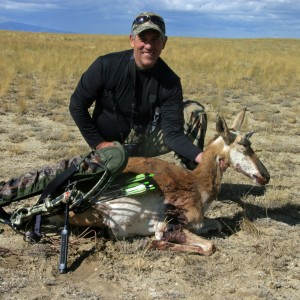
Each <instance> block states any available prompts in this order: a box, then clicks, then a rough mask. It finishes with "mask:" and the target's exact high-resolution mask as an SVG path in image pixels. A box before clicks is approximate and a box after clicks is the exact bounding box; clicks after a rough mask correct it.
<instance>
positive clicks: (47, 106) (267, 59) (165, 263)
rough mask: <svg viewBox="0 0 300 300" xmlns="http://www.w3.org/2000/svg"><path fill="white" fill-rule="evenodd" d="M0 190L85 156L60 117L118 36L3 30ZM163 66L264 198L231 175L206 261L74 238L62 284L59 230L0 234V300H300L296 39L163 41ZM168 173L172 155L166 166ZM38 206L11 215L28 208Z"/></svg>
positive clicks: (215, 213)
mask: <svg viewBox="0 0 300 300" xmlns="http://www.w3.org/2000/svg"><path fill="white" fill-rule="evenodd" d="M0 44H1V47H0V122H1V123H0V153H1V154H0V158H1V164H0V180H3V181H6V180H8V179H10V178H12V177H16V176H18V175H20V174H23V173H24V172H27V171H32V170H34V169H37V168H39V167H42V166H47V165H51V164H55V163H57V162H58V161H59V160H61V159H63V158H66V157H72V156H74V155H78V154H84V153H85V152H86V151H88V150H89V148H88V146H87V145H86V143H85V142H84V140H83V138H82V137H81V135H80V133H79V131H78V129H77V127H76V126H75V124H74V122H73V120H72V119H71V117H70V114H69V111H68V105H69V99H70V96H71V94H72V92H73V90H74V89H75V87H76V85H77V82H78V80H79V79H80V76H81V74H82V73H83V72H84V71H85V70H86V69H87V67H88V66H89V65H90V64H91V63H92V62H93V61H94V60H95V59H96V58H97V57H98V56H99V55H103V54H105V53H109V52H113V51H119V50H123V49H128V48H129V38H128V37H126V36H108V35H68V34H46V33H25V32H13V31H0ZM162 57H163V59H164V60H165V61H166V62H167V63H168V64H169V65H170V66H171V67H172V68H173V70H174V71H175V72H176V73H177V74H178V75H179V76H180V77H181V81H182V86H183V90H184V96H185V98H186V99H193V100H197V101H199V102H200V103H202V104H203V105H204V106H205V108H206V110H207V113H208V118H209V124H208V132H207V138H206V141H207V142H208V141H209V140H210V138H211V137H212V136H213V135H214V133H215V117H216V114H222V115H223V116H225V118H226V120H227V121H228V123H231V121H232V119H233V117H234V115H235V114H236V113H237V112H238V111H239V110H240V109H242V108H243V107H247V109H248V113H247V115H246V120H245V123H244V126H243V131H245V132H247V131H255V134H254V135H253V137H252V138H251V141H252V145H253V148H254V149H255V150H256V152H257V153H258V154H259V156H260V159H261V160H262V161H263V163H264V164H265V165H266V167H267V168H268V170H269V172H270V174H271V181H270V183H269V184H268V185H267V186H266V188H262V187H258V186H253V185H252V182H251V181H250V180H249V179H248V178H246V177H243V176H242V175H240V174H237V173H235V172H234V171H232V170H228V171H226V173H225V174H224V179H223V187H222V190H221V193H220V195H219V197H218V199H217V200H216V201H215V202H214V203H213V205H212V208H211V210H210V211H209V213H208V217H210V218H217V219H218V220H219V221H220V222H221V223H222V224H223V230H222V232H220V233H216V234H211V235H209V236H207V238H208V239H212V240H214V243H215V244H216V246H217V251H216V253H215V254H214V255H212V256H211V257H203V256H199V255H194V254H190V255H188V254H180V253H170V252H157V251H154V250H148V251H146V249H144V248H143V247H142V246H141V245H142V244H143V242H144V240H143V239H138V238H136V239H133V240H130V241H111V240H107V239H106V238H105V236H104V235H103V232H96V231H93V230H91V229H89V230H87V231H86V232H84V231H83V229H77V228H73V229H72V235H71V237H70V248H69V266H70V271H69V273H68V274H65V275H59V274H58V253H59V239H60V228H57V229H54V230H52V232H51V234H50V233H49V234H46V236H45V238H44V239H43V241H42V242H41V243H39V244H28V243H27V242H25V241H23V238H22V236H20V235H18V234H17V233H15V232H14V231H13V230H12V229H10V228H9V227H6V226H4V225H0V256H1V257H0V279H1V281H0V292H1V299H30V300H31V299H49V300H50V299H61V298H64V299H76V298H79V299H103V300H106V299H126V300H127V299H128V300H129V299H164V300H167V299H188V300H196V299H197V300H202V299H217V300H218V299H230V300H231V299H232V300H233V299H249V300H250V299H251V300H253V299H289V300H297V299H300V296H299V295H300V252H299V245H300V212H299V211H300V189H299V177H300V167H299V164H300V157H299V152H300V127H299V115H300V108H299V107H300V40H297V39H295V40H292V39H201V38H182V37H170V38H169V40H168V43H167V46H166V49H165V50H164V52H163V54H162ZM162 159H167V160H169V161H170V163H176V162H175V160H174V158H173V154H172V153H171V154H168V155H166V156H163V157H162ZM35 201H36V199H29V200H28V201H24V202H23V203H21V204H20V203H18V204H12V205H11V206H10V207H9V209H10V210H13V209H15V208H16V207H17V206H20V205H23V206H26V205H29V204H30V203H31V204H32V203H34V202H35Z"/></svg>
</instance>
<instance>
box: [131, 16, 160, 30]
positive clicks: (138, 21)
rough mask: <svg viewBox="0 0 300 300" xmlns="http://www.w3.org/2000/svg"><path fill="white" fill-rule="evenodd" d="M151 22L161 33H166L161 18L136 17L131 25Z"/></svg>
mask: <svg viewBox="0 0 300 300" xmlns="http://www.w3.org/2000/svg"><path fill="white" fill-rule="evenodd" d="M149 21H151V22H152V23H153V24H155V25H157V26H158V27H159V28H160V29H161V30H162V32H163V33H165V32H166V27H165V22H164V20H163V19H162V18H160V17H158V16H138V17H137V18H136V19H135V20H134V21H133V23H132V25H141V24H144V23H146V22H149Z"/></svg>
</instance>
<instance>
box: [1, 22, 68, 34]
mask: <svg viewBox="0 0 300 300" xmlns="http://www.w3.org/2000/svg"><path fill="white" fill-rule="evenodd" d="M0 30H13V31H30V32H54V33H72V32H67V31H62V30H56V29H52V28H46V27H41V26H35V25H30V24H24V23H18V22H0Z"/></svg>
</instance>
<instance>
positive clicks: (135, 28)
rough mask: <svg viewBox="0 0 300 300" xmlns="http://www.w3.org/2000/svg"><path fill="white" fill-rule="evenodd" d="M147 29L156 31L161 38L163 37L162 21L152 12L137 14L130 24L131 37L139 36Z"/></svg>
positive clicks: (164, 32) (163, 23)
mask: <svg viewBox="0 0 300 300" xmlns="http://www.w3.org/2000/svg"><path fill="white" fill-rule="evenodd" d="M148 29H153V30H156V31H158V32H159V33H160V34H161V35H162V36H165V34H166V27H165V22H164V19H163V18H162V17H161V16H160V15H157V14H155V13H153V12H142V13H140V14H138V15H137V16H136V18H135V19H134V21H133V23H132V27H131V33H132V35H135V34H139V33H141V32H143V31H145V30H148Z"/></svg>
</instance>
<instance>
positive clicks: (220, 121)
mask: <svg viewBox="0 0 300 300" xmlns="http://www.w3.org/2000/svg"><path fill="white" fill-rule="evenodd" d="M216 130H217V132H218V134H219V135H220V136H221V137H222V138H223V140H224V141H225V143H226V144H227V145H229V144H230V136H231V135H230V131H229V129H228V126H227V123H226V121H225V119H224V118H223V117H221V116H220V115H217V120H216Z"/></svg>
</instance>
